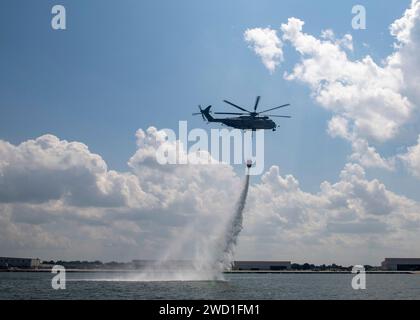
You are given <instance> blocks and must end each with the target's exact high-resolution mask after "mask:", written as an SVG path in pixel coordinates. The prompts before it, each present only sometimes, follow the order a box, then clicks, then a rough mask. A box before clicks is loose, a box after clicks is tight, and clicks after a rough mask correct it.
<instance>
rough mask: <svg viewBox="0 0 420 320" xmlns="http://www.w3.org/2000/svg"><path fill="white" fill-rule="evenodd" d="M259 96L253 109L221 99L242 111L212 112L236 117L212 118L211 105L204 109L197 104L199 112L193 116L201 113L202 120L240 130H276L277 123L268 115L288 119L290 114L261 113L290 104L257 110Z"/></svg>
mask: <svg viewBox="0 0 420 320" xmlns="http://www.w3.org/2000/svg"><path fill="white" fill-rule="evenodd" d="M260 100H261V97H260V96H258V97H257V100H256V101H255V105H254V111H249V110H247V109H245V108H242V107H240V106H238V105H236V104H234V103H232V102H230V101H228V100H223V102H225V103H227V104H229V105H230V106H232V107H234V108H236V109H239V110H241V111H242V112H240V113H239V112H215V113H214V114H217V115H233V116H237V117H230V118H214V117H213V116H212V111H211V108H212V106H208V107H207V108H205V109H202V108H201V106H198V108H199V109H200V112H197V113H193V116H197V115H201V116H202V117H203V120H204V121H207V122H209V123H213V122H214V123H221V124H223V125H226V126H228V127H232V128H235V129H241V130H252V131H253V132H255V131H257V130H273V131H276V130H277V127H278V126H277V124H276V123H275V122H274V121H273V120H271V119H270V117H273V118H287V119H290V118H291V116H281V115H263V116H261V115H262V114H265V113H267V112H269V111H274V110H277V109H281V108H285V107H288V106H290V104H284V105H282V106H279V107H275V108H271V109H267V110H264V111H260V112H257V109H258V105H259V103H260Z"/></svg>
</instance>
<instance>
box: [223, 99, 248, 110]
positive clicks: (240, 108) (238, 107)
mask: <svg viewBox="0 0 420 320" xmlns="http://www.w3.org/2000/svg"><path fill="white" fill-rule="evenodd" d="M223 102H225V103H227V104H230V105H231V106H232V107H235V108H237V109H239V110H242V111H245V112H248V113H251V111H248V110H246V109H244V108H242V107H240V106H237V105H236V104H234V103H232V102H230V101H227V100H223Z"/></svg>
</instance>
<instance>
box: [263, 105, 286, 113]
mask: <svg viewBox="0 0 420 320" xmlns="http://www.w3.org/2000/svg"><path fill="white" fill-rule="evenodd" d="M288 106H290V103H288V104H285V105H282V106H280V107H276V108H272V109H268V110H264V111H261V112H259V113H266V112H268V111H273V110H277V109H280V108H285V107H288Z"/></svg>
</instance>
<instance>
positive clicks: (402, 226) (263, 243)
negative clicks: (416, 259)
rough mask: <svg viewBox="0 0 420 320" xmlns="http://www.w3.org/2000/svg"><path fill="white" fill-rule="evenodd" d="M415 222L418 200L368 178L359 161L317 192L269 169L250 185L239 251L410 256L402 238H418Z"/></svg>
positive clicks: (349, 258)
mask: <svg viewBox="0 0 420 320" xmlns="http://www.w3.org/2000/svg"><path fill="white" fill-rule="evenodd" d="M419 223H420V206H419V203H416V202H414V201H412V200H410V199H408V198H406V197H403V196H400V195H397V194H395V193H393V192H391V191H389V190H387V188H386V187H385V185H384V184H382V183H381V182H380V181H378V180H376V179H374V180H368V179H367V178H366V175H365V171H364V169H363V168H362V167H361V166H360V165H358V164H354V163H349V164H347V165H346V166H345V168H344V169H343V170H342V172H341V174H340V179H339V181H338V182H336V183H331V182H327V181H326V182H323V183H322V184H321V185H320V191H319V192H317V193H308V192H305V191H303V190H301V189H300V188H299V183H298V181H297V180H296V179H295V178H294V177H293V176H290V175H286V176H284V177H283V176H281V175H280V170H279V168H278V167H272V168H271V169H270V170H269V171H268V172H267V173H266V174H265V175H264V176H263V178H262V179H261V183H259V184H256V185H254V186H253V187H252V189H251V192H250V199H249V202H248V209H247V213H246V215H245V225H246V227H245V229H244V235H243V238H242V241H241V242H240V249H241V252H243V254H244V255H247V254H248V255H249V256H251V255H254V256H255V255H256V254H257V255H258V252H260V251H262V252H264V254H268V253H271V255H272V256H273V257H277V259H281V258H286V257H290V256H292V257H293V258H295V259H298V260H300V261H308V260H310V259H311V258H312V259H313V261H318V262H320V263H321V262H326V261H327V262H331V263H332V262H334V261H341V262H343V261H344V262H345V263H349V264H351V263H355V261H357V259H361V257H368V256H369V252H370V253H371V252H372V250H373V251H375V254H374V255H373V256H372V254H370V257H369V258H367V259H368V260H369V259H370V261H372V260H375V259H377V262H376V263H378V262H379V260H380V259H382V258H383V257H384V256H387V255H389V254H390V252H394V251H397V252H398V250H399V252H411V254H412V255H415V254H416V253H415V252H416V251H415V249H413V248H414V247H413V246H411V245H410V244H408V243H404V239H405V241H408V239H411V241H413V239H417V237H418V234H416V232H417V231H418V228H419ZM408 225H411V226H412V227H413V228H408V227H407V226H408ZM415 230H417V231H415ZM413 250H414V251H413ZM264 254H262V255H260V256H258V257H259V258H263V256H264ZM320 257H323V258H321V259H320ZM332 259H334V260H332ZM358 261H361V260H358Z"/></svg>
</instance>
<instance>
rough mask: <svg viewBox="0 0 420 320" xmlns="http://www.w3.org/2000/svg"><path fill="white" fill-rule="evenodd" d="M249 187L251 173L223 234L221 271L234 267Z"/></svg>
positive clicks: (220, 260)
mask: <svg viewBox="0 0 420 320" xmlns="http://www.w3.org/2000/svg"><path fill="white" fill-rule="evenodd" d="M248 188H249V174H247V175H246V178H245V184H244V187H243V189H242V192H241V195H240V197H239V200H238V202H237V204H236V207H235V214H234V216H233V217H232V218H231V219H230V221H229V223H228V225H227V228H226V231H225V234H224V235H223V236H222V239H221V240H222V241H221V244H222V245H221V247H220V248H221V250H220V256H219V257H218V261H216V263H217V269H219V271H220V272H223V271H224V270H231V269H232V266H233V258H234V253H235V248H236V244H237V242H238V236H239V233H240V232H241V231H242V228H243V226H242V222H243V211H244V209H245V204H246V198H247V195H248Z"/></svg>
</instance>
